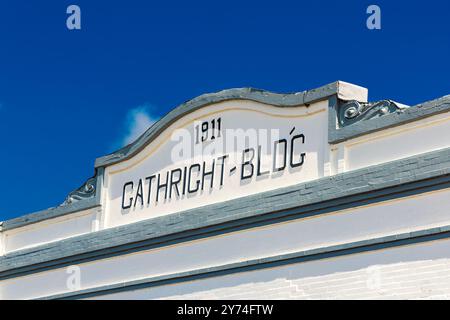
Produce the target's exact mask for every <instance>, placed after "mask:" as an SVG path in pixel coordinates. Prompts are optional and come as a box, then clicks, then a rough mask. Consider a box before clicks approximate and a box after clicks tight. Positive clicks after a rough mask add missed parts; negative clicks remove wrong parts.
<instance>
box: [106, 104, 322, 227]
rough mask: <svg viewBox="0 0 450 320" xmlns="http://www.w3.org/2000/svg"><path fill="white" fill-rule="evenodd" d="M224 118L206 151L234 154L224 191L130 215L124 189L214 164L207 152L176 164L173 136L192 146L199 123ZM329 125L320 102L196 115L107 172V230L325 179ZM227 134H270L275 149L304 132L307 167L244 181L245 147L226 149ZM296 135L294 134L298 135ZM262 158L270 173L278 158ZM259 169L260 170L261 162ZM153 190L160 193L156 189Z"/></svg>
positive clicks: (221, 107) (228, 107)
mask: <svg viewBox="0 0 450 320" xmlns="http://www.w3.org/2000/svg"><path fill="white" fill-rule="evenodd" d="M219 117H220V118H221V120H222V129H223V133H222V136H223V137H222V139H216V140H214V142H210V143H204V144H203V146H204V147H205V148H206V150H210V148H212V147H216V148H217V150H219V151H218V152H217V153H216V155H215V157H217V156H221V155H223V154H229V155H230V158H229V159H227V164H226V166H225V175H224V183H223V186H222V187H220V188H219V187H214V188H213V189H212V190H210V189H209V188H205V190H204V192H201V193H200V192H199V193H197V194H194V195H190V196H181V197H173V198H172V199H171V200H167V201H160V202H159V203H157V204H153V203H151V204H150V205H147V204H144V206H141V205H139V204H138V205H137V206H136V207H134V206H133V207H132V208H131V209H129V210H122V208H121V206H122V194H123V186H124V184H125V183H126V182H127V181H130V180H132V181H134V190H136V188H137V182H138V180H139V179H140V178H141V179H143V178H145V177H148V176H150V175H152V174H155V173H158V172H166V171H168V170H171V169H174V168H182V167H184V166H185V165H186V163H196V162H202V161H206V162H207V163H209V161H210V159H212V158H214V157H211V156H210V155H208V154H207V153H206V152H205V154H203V156H202V155H200V156H198V155H197V154H196V156H195V157H194V158H193V159H192V161H174V159H173V158H172V156H171V155H172V152H173V150H174V149H175V148H176V146H177V145H178V141H172V140H171V135H172V133H173V132H175V130H178V129H185V130H187V132H189V133H190V134H191V137H192V138H191V139H190V141H193V140H194V136H195V130H194V127H195V124H196V121H206V120H209V121H211V120H212V119H214V118H219ZM327 126H328V102H327V101H321V102H318V103H314V104H311V105H310V106H309V107H305V106H299V107H293V108H277V107H273V106H269V105H265V104H261V103H257V102H252V101H239V100H236V101H226V102H221V103H217V104H214V105H211V106H207V107H205V108H202V109H201V110H198V111H195V112H193V113H192V114H189V115H187V116H185V117H183V119H180V120H178V121H176V122H175V123H173V124H172V125H171V126H170V128H168V129H166V131H165V132H164V133H163V134H161V135H160V136H159V137H158V138H157V139H156V140H155V141H153V142H152V143H150V144H149V145H148V146H147V147H146V148H145V149H144V150H142V151H141V152H140V153H139V154H138V155H136V156H135V157H133V158H132V159H130V160H127V161H124V162H121V163H118V164H116V165H112V166H110V167H108V168H107V169H106V171H105V187H106V193H105V195H106V199H105V217H106V222H105V225H106V227H112V226H117V225H123V224H127V223H130V222H135V221H139V220H143V219H150V218H154V217H157V216H161V215H167V214H170V213H174V212H179V211H183V210H188V209H192V208H196V207H200V206H205V205H208V204H212V203H217V202H222V201H226V200H231V199H235V198H240V197H243V196H247V195H251V194H256V193H260V192H264V191H267V190H273V189H276V188H281V187H285V186H289V185H293V184H297V183H300V182H306V181H310V180H314V179H317V178H320V177H323V176H324V166H325V159H328V147H327V138H328V137H327ZM226 130H242V132H249V130H251V131H254V133H255V136H256V135H257V136H258V137H259V136H260V134H264V133H267V135H268V138H269V139H268V140H267V142H268V143H269V145H270V146H272V145H273V141H275V140H278V139H279V138H286V139H287V140H288V145H289V143H290V138H291V137H293V136H294V135H296V134H300V133H302V134H304V135H305V143H304V145H301V146H298V145H296V151H298V152H297V153H300V152H306V159H305V162H304V165H303V166H301V167H297V168H294V169H288V168H286V170H284V171H282V172H280V173H271V174H269V175H266V176H262V177H260V178H256V174H255V175H254V177H253V178H252V179H248V180H245V181H244V180H241V179H240V171H241V170H240V167H239V166H240V164H241V163H242V150H244V149H245V147H244V146H239V147H237V148H236V147H234V148H233V147H229V146H228V144H227V143H226V140H225V142H224V143H223V144H222V141H224V139H223V138H224V136H225V135H226ZM272 130H276V131H277V133H278V135H277V136H275V137H271V136H270V134H271V132H272ZM291 130H294V131H293V133H292V134H291ZM240 136H242V134H241V135H240ZM261 140H262V139H261ZM261 140H258V141H255V142H254V143H252V142H251V143H250V145H249V146H250V147H254V148H256V147H257V145H258V144H263V142H264V143H266V141H265V140H264V141H261ZM222 147H223V148H222ZM262 154H263V159H262V165H261V170H262V171H265V170H267V169H268V168H271V164H272V155H273V153H268V154H267V151H266V149H263V152H262ZM190 160H191V159H190ZM288 163H289V162H288ZM253 164H254V165H255V170H256V164H257V162H256V157H255V160H254V161H253ZM233 166H237V169H236V171H234V173H231V172H230V169H231V168H232V167H233ZM219 174H220V170H219V168H216V172H215V178H214V179H215V181H216V185H217V181H218V179H219ZM164 180H165V178H164ZM152 188H153V193H154V192H155V185H153V186H152ZM147 190H148V183H145V184H144V197H145V198H146V197H147ZM130 196H132V193H131V192H130V193H127V195H126V198H127V199H129V198H130Z"/></svg>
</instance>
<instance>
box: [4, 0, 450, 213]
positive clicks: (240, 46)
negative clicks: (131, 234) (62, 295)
mask: <svg viewBox="0 0 450 320" xmlns="http://www.w3.org/2000/svg"><path fill="white" fill-rule="evenodd" d="M70 4H76V5H78V6H79V7H80V8H81V30H68V29H67V27H66V19H67V17H68V14H66V9H67V7H68V6H69V5H70ZM371 4H376V5H378V6H379V7H380V8H381V30H369V29H368V28H367V27H366V20H367V18H368V17H369V15H368V14H367V13H366V9H367V7H368V6H369V5H371ZM449 15H450V2H449V1H448V0H441V1H438V0H429V1H392V0H391V1H379V0H374V1H371V2H369V1H311V0H310V1H300V0H295V1H284V0H277V1H264V0H258V1H245V0H240V1H234V0H226V1H219V0H214V1H212V0H209V1H170V0H165V1H148V0H147V1H136V0H128V1H99V0H88V1H85V0H73V1H64V0H57V1H56V0H55V1H49V0H46V1H35V0H21V1H17V0H1V1H0V143H1V149H0V150H1V151H0V152H1V154H0V155H1V156H0V200H1V201H0V220H6V219H9V218H12V217H15V216H19V215H22V214H26V213H31V212H34V211H38V210H41V209H45V208H48V207H51V206H55V205H58V204H59V203H61V202H62V201H63V200H64V198H65V196H66V195H67V194H68V193H69V192H70V191H72V190H73V189H75V188H77V187H78V186H79V185H81V184H82V183H83V182H84V180H85V179H86V178H88V177H90V176H91V175H92V174H93V168H94V160H95V158H97V157H99V156H102V155H105V154H107V153H110V152H112V151H114V150H115V149H116V148H118V147H120V146H121V145H122V144H123V143H126V142H128V141H130V140H131V139H132V138H133V137H134V136H135V135H136V134H138V133H140V132H141V131H142V130H143V128H145V127H147V126H148V125H150V124H151V123H152V121H154V120H156V119H158V118H159V117H160V116H162V115H164V114H165V113H166V112H168V111H169V110H171V109H172V108H174V107H176V106H177V105H178V104H180V103H182V102H183V101H185V100H188V99H190V98H193V97H195V96H197V95H200V94H202V93H206V92H213V91H218V90H221V89H226V88H232V87H256V88H262V89H267V90H271V91H276V92H292V91H303V90H306V89H312V88H316V87H319V86H321V85H324V84H327V83H330V82H333V81H335V80H344V81H348V82H352V83H355V84H359V85H362V86H365V87H368V88H369V98H370V100H377V99H383V98H389V99H393V100H397V101H399V102H402V103H405V104H411V105H413V104H417V103H420V102H423V101H426V100H431V99H433V98H436V97H440V96H443V95H446V94H450V85H449V84H450V80H449V74H450V20H449V18H448V17H449Z"/></svg>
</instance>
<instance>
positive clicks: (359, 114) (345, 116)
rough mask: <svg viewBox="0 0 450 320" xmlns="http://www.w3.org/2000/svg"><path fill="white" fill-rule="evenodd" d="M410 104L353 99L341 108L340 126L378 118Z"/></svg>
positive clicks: (339, 115) (339, 114)
mask: <svg viewBox="0 0 450 320" xmlns="http://www.w3.org/2000/svg"><path fill="white" fill-rule="evenodd" d="M407 107H408V106H406V105H403V104H400V103H397V102H394V101H392V100H381V101H378V102H359V101H356V100H351V101H348V102H346V103H344V104H343V105H342V106H340V108H339V113H338V120H339V126H340V127H345V126H348V125H351V124H353V123H355V122H358V121H360V120H368V119H373V118H378V117H381V116H384V115H386V114H390V113H393V112H398V111H402V110H404V109H405V108H407Z"/></svg>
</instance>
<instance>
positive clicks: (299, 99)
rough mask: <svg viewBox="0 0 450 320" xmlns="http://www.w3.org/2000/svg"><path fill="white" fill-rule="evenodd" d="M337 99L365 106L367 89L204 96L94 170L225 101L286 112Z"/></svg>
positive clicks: (336, 86) (340, 86) (341, 85)
mask: <svg viewBox="0 0 450 320" xmlns="http://www.w3.org/2000/svg"><path fill="white" fill-rule="evenodd" d="M333 95H337V97H338V98H339V99H341V100H357V101H360V102H367V95H368V90H367V89H366V88H363V87H360V86H357V85H354V84H351V83H348V82H344V81H335V82H332V83H330V84H327V85H324V86H322V87H319V88H316V89H311V90H306V91H302V92H295V93H285V94H283V93H274V92H270V91H266V90H261V89H255V88H235V89H227V90H222V91H219V92H215V93H207V94H203V95H200V96H198V97H196V98H193V99H191V100H188V101H186V102H184V103H182V104H180V105H179V106H177V107H176V108H175V109H173V110H172V111H170V112H169V113H167V114H166V115H165V116H164V117H162V118H161V119H160V120H159V121H158V122H156V123H155V124H154V125H153V126H151V127H150V128H149V129H147V131H145V132H144V133H143V134H142V135H141V136H139V137H138V138H137V139H136V140H135V141H134V142H132V143H131V144H129V145H127V146H125V147H123V148H121V149H119V150H117V151H115V152H113V153H111V154H108V155H106V156H102V157H99V158H97V159H96V160H95V167H96V168H98V167H106V166H110V165H113V164H116V163H119V162H122V161H125V160H128V159H130V158H131V157H133V156H134V155H136V154H137V153H139V152H140V151H141V150H142V149H143V148H144V147H145V146H147V145H148V144H149V143H151V142H152V141H153V140H154V139H155V138H156V137H157V136H158V135H159V134H161V132H163V131H164V130H165V129H166V128H167V127H169V126H170V125H171V124H172V123H174V122H175V121H177V120H178V119H180V118H182V117H183V116H185V115H187V114H189V113H191V112H194V111H196V110H199V109H201V108H203V107H206V106H208V105H211V104H214V103H219V102H223V101H228V100H251V101H256V102H260V103H264V104H269V105H272V106H275V107H280V108H286V107H296V106H302V105H305V106H307V105H308V104H310V103H313V102H316V101H321V100H324V99H326V98H328V97H330V96H333Z"/></svg>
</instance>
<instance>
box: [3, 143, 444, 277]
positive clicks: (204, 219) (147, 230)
mask: <svg viewBox="0 0 450 320" xmlns="http://www.w3.org/2000/svg"><path fill="white" fill-rule="evenodd" d="M449 184H450V148H447V149H443V150H438V151H434V152H430V153H427V154H423V155H420V156H414V157H410V158H405V159H401V160H397V161H393V162H389V163H385V164H381V165H377V166H373V167H368V168H363V169H359V170H355V171H351V172H347V173H342V174H338V175H335V176H330V177H325V178H321V179H319V180H315V181H311V182H307V183H302V184H298V185H295V186H291V187H287V188H282V189H278V190H272V191H269V192H264V193H260V194H256V195H252V196H247V197H243V198H240V199H236V200H232V201H227V202H223V203H218V204H214V205H209V206H205V207H201V208H197V209H192V210H188V211H184V212H180V213H174V214H171V215H167V216H163V217H157V218H153V219H149V220H145V221H141V222H137V223H133V224H129V225H124V226H119V227H115V228H110V229H105V230H101V231H98V232H94V233H90V234H86V235H81V236H77V237H73V238H69V239H65V240H61V241H57V242H52V243H48V244H44V245H40V246H37V247H33V248H28V249H24V250H19V251H15V252H11V253H8V254H6V255H4V256H2V257H0V279H5V278H11V277H17V276H20V275H24V274H27V273H33V272H40V271H44V270H48V269H53V268H56V267H61V266H64V265H70V264H73V263H82V262H84V261H92V260H96V259H101V258H105V257H110V256H116V255H121V254H126V253H130V252H133V251H140V250H144V249H149V248H152V247H162V246H167V245H169V244H173V243H174V242H175V243H179V242H184V241H188V240H193V239H196V238H204V237H208V236H211V235H212V234H214V233H216V234H217V233H219V234H221V233H225V232H230V231H232V230H237V229H248V228H252V227H255V226H258V225H259V224H271V223H275V222H279V221H282V220H283V219H289V220H291V219H299V218H304V217H308V216H312V215H318V214H322V213H325V212H330V211H336V210H340V209H342V208H346V207H355V206H360V205H364V204H367V203H369V202H377V201H385V200H387V199H393V198H398V197H402V196H406V195H410V194H417V193H422V192H426V191H427V190H435V189H442V188H448V187H449Z"/></svg>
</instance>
